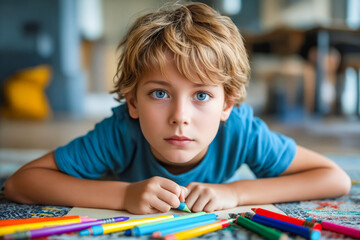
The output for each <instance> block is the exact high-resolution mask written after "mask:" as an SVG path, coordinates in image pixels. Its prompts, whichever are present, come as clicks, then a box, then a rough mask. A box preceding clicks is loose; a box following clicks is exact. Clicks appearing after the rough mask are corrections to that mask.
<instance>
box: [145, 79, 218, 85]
mask: <svg viewBox="0 0 360 240" xmlns="http://www.w3.org/2000/svg"><path fill="white" fill-rule="evenodd" d="M147 84H160V85H163V86H171V84H170V83H168V82H166V81H162V80H149V81H147V82H145V83H144V85H147ZM193 85H194V87H216V85H207V84H202V83H193Z"/></svg>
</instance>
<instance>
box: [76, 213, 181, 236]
mask: <svg viewBox="0 0 360 240" xmlns="http://www.w3.org/2000/svg"><path fill="white" fill-rule="evenodd" d="M173 217H174V215H163V216H158V217H149V218H142V219H134V220H127V221H123V222H117V223H108V224H102V225H96V226H92V227H91V228H89V229H86V230H82V231H80V232H79V234H80V235H94V236H97V235H102V234H108V233H113V232H120V231H124V230H127V229H130V228H133V227H134V226H136V225H139V224H144V223H150V222H155V221H159V220H163V219H168V218H173Z"/></svg>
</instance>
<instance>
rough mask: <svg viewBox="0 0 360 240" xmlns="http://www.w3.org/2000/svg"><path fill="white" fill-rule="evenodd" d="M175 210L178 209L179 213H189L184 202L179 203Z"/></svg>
mask: <svg viewBox="0 0 360 240" xmlns="http://www.w3.org/2000/svg"><path fill="white" fill-rule="evenodd" d="M177 209H179V210H181V211H185V212H188V213H191V211H190V209H189V208H188V206H187V205H186V203H184V202H181V203H180V205H179V206H178V208H177Z"/></svg>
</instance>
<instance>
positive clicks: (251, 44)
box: [0, 0, 360, 171]
mask: <svg viewBox="0 0 360 240" xmlns="http://www.w3.org/2000/svg"><path fill="white" fill-rule="evenodd" d="M165 2H167V1H164V0H133V1H126V0H51V1H49V0H0V90H1V91H0V111H1V117H0V163H1V165H0V168H2V169H3V170H4V169H7V170H9V169H8V168H13V166H12V165H11V166H10V165H6V164H8V163H11V164H12V163H19V164H23V163H24V162H26V161H29V160H32V159H33V158H35V157H38V156H40V155H41V154H43V153H45V152H47V151H49V150H52V149H54V148H56V147H58V146H60V145H63V144H66V143H67V142H69V141H70V140H72V139H73V138H75V137H77V136H79V135H82V134H85V133H86V132H87V131H89V130H90V129H92V128H93V126H94V124H95V123H96V122H98V121H100V120H101V119H103V118H104V117H107V116H110V114H111V108H112V107H114V106H116V105H117V104H118V103H117V102H116V101H115V100H114V97H115V96H114V95H111V94H109V91H110V90H112V87H113V77H114V74H115V69H116V61H117V53H116V47H117V45H118V43H119V41H120V39H121V38H122V36H123V35H124V34H125V32H126V31H127V29H128V27H129V26H130V24H131V23H132V22H133V21H134V20H135V19H136V18H137V17H138V16H140V15H143V14H144V13H147V12H149V11H153V10H156V9H157V8H158V7H160V6H161V5H162V4H163V3H165ZM201 2H204V3H206V4H208V5H210V6H212V7H214V8H215V9H216V10H218V11H219V12H220V13H221V14H224V15H227V16H229V17H230V18H231V19H232V20H233V21H234V23H235V24H236V25H237V26H238V27H239V29H240V32H241V33H242V35H243V37H244V40H245V44H246V47H247V50H248V53H249V59H250V62H251V67H252V72H251V79H250V84H249V86H248V98H247V100H246V103H247V104H250V105H252V106H253V108H254V110H255V114H256V115H258V116H260V117H261V118H263V119H264V120H265V121H266V122H267V123H268V125H269V126H270V128H271V129H273V130H275V131H278V132H280V133H283V134H286V135H288V136H290V137H293V138H294V139H295V140H296V141H297V142H298V144H300V145H303V146H306V147H308V148H310V149H312V150H315V151H318V152H320V153H323V154H327V155H332V156H334V155H337V154H338V155H342V156H344V155H346V156H356V155H358V154H359V153H360V121H359V117H360V73H359V69H360V30H359V28H360V0H209V1H206V0H203V1H201ZM10 170H11V169H10ZM10 170H9V171H10Z"/></svg>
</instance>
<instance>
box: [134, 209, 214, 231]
mask: <svg viewBox="0 0 360 240" xmlns="http://www.w3.org/2000/svg"><path fill="white" fill-rule="evenodd" d="M208 220H216V215H215V214H214V213H210V214H205V215H201V216H195V217H188V218H185V219H179V220H176V219H174V221H171V222H163V223H159V224H153V225H148V226H135V227H134V228H133V229H132V235H135V236H143V235H149V234H152V233H153V232H155V231H161V230H164V229H168V228H171V227H174V226H182V225H186V224H191V223H197V222H203V221H208Z"/></svg>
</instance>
